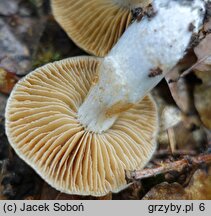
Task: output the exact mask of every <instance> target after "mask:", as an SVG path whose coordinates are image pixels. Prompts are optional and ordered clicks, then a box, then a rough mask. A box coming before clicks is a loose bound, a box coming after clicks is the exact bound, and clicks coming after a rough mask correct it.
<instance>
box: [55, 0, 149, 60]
mask: <svg viewBox="0 0 211 216" xmlns="http://www.w3.org/2000/svg"><path fill="white" fill-rule="evenodd" d="M145 2H149V0H124V1H121V0H88V1H87V0H77V1H75V0H51V6H52V10H53V14H54V17H55V19H56V20H57V22H58V23H59V24H60V25H61V26H62V28H63V29H64V30H65V31H66V33H67V34H68V35H69V37H70V38H71V39H72V40H73V41H74V42H75V43H76V44H77V45H78V46H79V47H81V48H82V49H84V50H85V51H87V52H88V53H91V54H93V55H96V56H101V57H102V56H105V55H106V54H107V53H108V52H109V50H111V48H112V47H113V45H114V44H115V43H116V42H117V40H118V39H119V38H120V36H121V35H122V34H123V32H124V31H125V29H126V28H127V26H128V25H129V24H130V22H131V20H132V14H131V8H133V7H134V6H135V5H139V3H140V6H143V5H144V4H145Z"/></svg>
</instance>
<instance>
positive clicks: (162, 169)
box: [126, 154, 211, 182]
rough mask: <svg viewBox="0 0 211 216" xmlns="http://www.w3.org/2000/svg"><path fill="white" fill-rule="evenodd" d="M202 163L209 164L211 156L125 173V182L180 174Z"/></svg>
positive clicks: (188, 158) (190, 158) (189, 158)
mask: <svg viewBox="0 0 211 216" xmlns="http://www.w3.org/2000/svg"><path fill="white" fill-rule="evenodd" d="M203 163H206V164H210V163H211V154H207V155H199V156H196V157H186V158H183V159H181V160H178V161H174V162H168V163H161V164H160V165H159V166H157V167H154V168H147V169H144V170H140V171H139V170H137V171H126V180H127V181H128V182H131V181H134V180H141V179H145V178H149V177H153V176H156V175H159V174H164V173H167V172H170V171H177V172H181V171H182V170H184V168H186V167H193V166H200V165H201V164H203Z"/></svg>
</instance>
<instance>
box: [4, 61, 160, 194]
mask: <svg viewBox="0 0 211 216" xmlns="http://www.w3.org/2000/svg"><path fill="white" fill-rule="evenodd" d="M100 62H101V59H98V58H94V57H75V58H69V59H66V60H62V61H59V62H55V63H51V64H47V65H46V66H43V67H41V68H39V69H37V70H35V71H33V72H32V73H30V74H29V75H27V76H26V77H25V78H24V79H22V81H20V82H19V83H18V84H17V85H16V86H15V88H14V90H13V92H12V94H11V96H10V98H9V101H8V103H7V108H6V132H7V135H8V138H9V141H10V144H11V145H12V147H13V148H14V150H15V151H16V152H17V154H18V155H19V156H20V157H21V158H22V159H23V160H24V161H26V163H28V164H29V165H30V166H31V167H33V168H34V169H35V171H36V172H37V173H38V174H39V175H40V176H41V177H42V178H43V179H45V181H47V182H48V183H49V184H50V185H52V186H53V187H54V188H56V189H58V190H59V191H62V192H65V193H69V194H80V195H93V196H103V195H105V194H107V193H109V192H110V191H112V192H118V191H120V190H122V189H124V188H125V187H126V186H127V183H126V180H125V170H134V169H141V168H143V167H144V165H145V164H146V163H147V162H148V161H149V159H150V158H151V156H152V154H153V152H154V151H155V148H156V145H155V135H156V131H157V114H156V106H155V104H154V102H153V100H152V98H151V97H150V96H146V97H145V98H144V99H143V100H142V101H141V102H140V103H138V104H136V105H135V106H134V107H133V108H131V109H130V110H128V111H127V112H124V113H122V115H120V116H119V118H118V120H117V121H116V122H115V123H114V124H113V125H112V127H111V128H110V129H108V130H106V131H105V132H103V133H97V132H93V131H91V130H89V129H88V128H86V127H84V126H83V125H82V124H81V123H80V120H79V119H78V116H77V114H78V109H79V108H80V106H81V104H82V103H83V101H84V100H85V98H86V95H87V94H88V91H89V89H90V87H91V85H92V84H93V80H95V76H96V72H97V70H98V68H99V66H100Z"/></svg>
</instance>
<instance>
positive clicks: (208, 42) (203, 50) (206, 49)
mask: <svg viewBox="0 0 211 216" xmlns="http://www.w3.org/2000/svg"><path fill="white" fill-rule="evenodd" d="M194 52H195V54H196V56H197V58H198V60H200V59H202V58H204V57H205V56H207V57H208V58H207V59H206V60H205V61H203V62H202V63H200V64H199V65H197V66H196V67H195V68H194V70H195V71H203V72H211V59H210V57H211V34H208V35H207V36H206V37H205V38H204V39H203V40H202V41H201V42H200V43H199V45H198V46H197V47H195V48H194Z"/></svg>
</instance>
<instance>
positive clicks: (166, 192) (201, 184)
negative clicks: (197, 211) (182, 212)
mask: <svg viewBox="0 0 211 216" xmlns="http://www.w3.org/2000/svg"><path fill="white" fill-rule="evenodd" d="M143 199H144V200H185V199H187V200H210V199H211V168H210V169H209V172H208V173H206V171H204V170H201V169H199V170H197V171H196V172H195V174H194V175H193V177H192V178H191V181H190V183H189V185H188V186H187V187H186V188H183V187H182V186H181V185H180V184H178V183H172V184H169V183H167V182H163V183H161V184H159V185H156V186H155V187H154V188H152V189H151V190H150V191H149V192H148V193H147V194H146V195H145V196H144V198H143Z"/></svg>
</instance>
